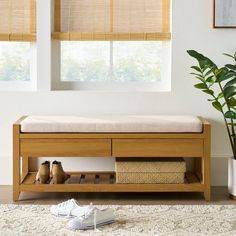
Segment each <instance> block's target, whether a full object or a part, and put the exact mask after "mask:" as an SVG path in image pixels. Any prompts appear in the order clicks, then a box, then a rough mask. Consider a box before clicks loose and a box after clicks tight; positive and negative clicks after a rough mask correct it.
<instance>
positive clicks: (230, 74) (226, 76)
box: [217, 70, 235, 82]
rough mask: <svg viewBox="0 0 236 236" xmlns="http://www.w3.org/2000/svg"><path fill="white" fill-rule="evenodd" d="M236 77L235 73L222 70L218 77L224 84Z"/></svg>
mask: <svg viewBox="0 0 236 236" xmlns="http://www.w3.org/2000/svg"><path fill="white" fill-rule="evenodd" d="M234 76H235V72H233V71H225V70H222V71H221V72H220V73H219V74H218V75H217V81H219V82H222V81H224V80H227V79H230V78H231V77H234Z"/></svg>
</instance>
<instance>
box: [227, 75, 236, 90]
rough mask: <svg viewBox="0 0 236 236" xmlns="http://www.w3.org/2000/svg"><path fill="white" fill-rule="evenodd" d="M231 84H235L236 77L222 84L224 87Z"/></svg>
mask: <svg viewBox="0 0 236 236" xmlns="http://www.w3.org/2000/svg"><path fill="white" fill-rule="evenodd" d="M231 85H236V77H235V78H234V79H232V80H230V81H229V82H227V83H226V84H225V86H224V89H225V88H227V87H229V86H231Z"/></svg>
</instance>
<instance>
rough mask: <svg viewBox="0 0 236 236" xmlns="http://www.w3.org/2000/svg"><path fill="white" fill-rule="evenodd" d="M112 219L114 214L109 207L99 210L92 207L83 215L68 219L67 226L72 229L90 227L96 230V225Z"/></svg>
mask: <svg viewBox="0 0 236 236" xmlns="http://www.w3.org/2000/svg"><path fill="white" fill-rule="evenodd" d="M114 220H115V215H114V212H113V210H112V209H111V208H106V209H104V210H99V209H97V208H95V207H93V208H91V209H90V211H88V212H87V213H86V214H85V215H83V216H80V217H76V218H74V219H72V220H70V221H69V223H68V226H69V228H70V229H73V230H76V229H90V228H94V229H95V230H97V227H98V226H101V225H105V224H110V223H113V222H114Z"/></svg>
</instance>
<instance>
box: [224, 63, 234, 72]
mask: <svg viewBox="0 0 236 236" xmlns="http://www.w3.org/2000/svg"><path fill="white" fill-rule="evenodd" d="M225 66H226V67H228V68H229V69H230V70H234V71H236V66H235V65H232V64H226V65H225Z"/></svg>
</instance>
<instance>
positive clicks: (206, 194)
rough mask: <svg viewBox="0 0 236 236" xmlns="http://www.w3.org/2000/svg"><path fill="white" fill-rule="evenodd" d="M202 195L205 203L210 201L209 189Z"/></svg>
mask: <svg viewBox="0 0 236 236" xmlns="http://www.w3.org/2000/svg"><path fill="white" fill-rule="evenodd" d="M203 194H204V198H205V200H206V201H210V200H211V190H210V189H207V190H205V191H204V193H203Z"/></svg>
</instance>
